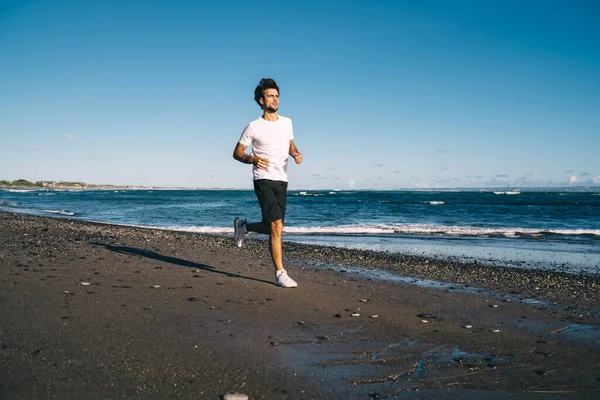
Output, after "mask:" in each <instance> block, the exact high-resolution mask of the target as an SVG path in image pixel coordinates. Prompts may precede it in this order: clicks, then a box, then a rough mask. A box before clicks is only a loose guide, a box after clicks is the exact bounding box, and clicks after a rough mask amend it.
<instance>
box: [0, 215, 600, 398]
mask: <svg viewBox="0 0 600 400" xmlns="http://www.w3.org/2000/svg"><path fill="white" fill-rule="evenodd" d="M0 240H1V242H0V399H54V398H56V399H82V398H85V399H121V398H124V399H219V398H220V396H223V395H224V394H226V393H227V392H230V391H235V392H239V393H244V394H246V395H248V396H249V398H250V399H376V398H379V399H404V398H406V399H415V398H418V399H421V398H423V399H429V398H431V399H454V398H478V399H479V398H481V399H548V398H550V399H554V398H556V399H581V398H583V399H585V398H589V399H595V398H600V328H599V327H598V325H600V320H599V317H600V290H599V288H600V279H598V278H594V277H583V276H572V275H565V274H560V273H548V272H535V271H523V270H518V269H502V268H491V267H486V266H485V265H481V264H468V265H467V264H462V263H459V262H452V261H440V260H435V259H426V258H418V257H408V256H402V255H394V254H386V253H374V252H361V251H352V250H340V249H333V248H325V247H317V246H307V245H298V244H291V243H284V253H285V255H286V264H287V269H288V272H289V274H290V276H292V277H293V278H294V279H295V280H296V281H297V282H298V284H299V287H298V288H296V289H283V288H279V287H276V286H274V285H273V283H272V280H273V272H272V267H271V262H270V259H269V256H268V249H267V243H266V242H265V241H264V240H259V239H258V238H257V236H254V237H250V238H249V240H248V241H247V245H246V246H244V247H243V248H242V249H238V248H237V247H235V246H234V245H233V241H232V239H231V238H230V237H222V236H209V235H200V234H191V233H180V232H169V231H161V230H151V229H143V228H134V227H122V226H114V225H105V224H95V223H89V222H82V221H77V220H68V219H56V218H45V217H36V216H29V215H22V214H10V213H0ZM284 240H285V238H284ZM354 267H360V268H363V269H364V270H365V271H383V272H384V273H388V274H393V275H394V276H398V277H408V278H415V281H417V278H419V279H431V280H436V281H441V282H447V283H450V285H449V286H440V287H439V288H436V287H423V286H419V285H414V284H407V283H400V282H393V281H389V280H381V279H377V278H376V276H375V275H374V276H371V275H369V274H356V273H353V272H352V271H353V269H352V268H354ZM417 282H420V281H417ZM87 283H89V285H86V284H87ZM534 300H536V301H534ZM353 314H354V315H357V314H359V315H357V316H352V315H353Z"/></svg>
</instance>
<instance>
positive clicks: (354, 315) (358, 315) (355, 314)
mask: <svg viewBox="0 0 600 400" xmlns="http://www.w3.org/2000/svg"><path fill="white" fill-rule="evenodd" d="M350 316H351V317H360V314H359V313H353V314H350Z"/></svg>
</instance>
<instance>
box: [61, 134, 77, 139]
mask: <svg viewBox="0 0 600 400" xmlns="http://www.w3.org/2000/svg"><path fill="white" fill-rule="evenodd" d="M62 137H64V138H65V139H69V140H73V139H75V135H72V134H70V133H65V134H64V135H62Z"/></svg>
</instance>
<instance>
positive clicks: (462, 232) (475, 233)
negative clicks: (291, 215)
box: [152, 224, 600, 240]
mask: <svg viewBox="0 0 600 400" xmlns="http://www.w3.org/2000/svg"><path fill="white" fill-rule="evenodd" d="M152 228H156V229H164V230H171V231H182V232H193V233H209V234H231V233H233V228H230V227H220V226H188V227H186V226H166V227H165V226H153V227H152ZM283 231H284V233H286V234H291V235H321V236H330V235H331V236H335V235H408V236H410V235H414V236H417V235H418V236H454V237H505V238H512V239H525V238H529V239H542V238H548V237H552V236H570V237H574V236H578V237H580V236H587V237H589V238H592V239H596V240H600V229H596V230H594V229H550V230H540V229H520V228H481V227H472V226H464V227H461V226H441V225H427V224H407V225H402V224H356V225H338V226H314V227H301V226H287V227H284V228H283Z"/></svg>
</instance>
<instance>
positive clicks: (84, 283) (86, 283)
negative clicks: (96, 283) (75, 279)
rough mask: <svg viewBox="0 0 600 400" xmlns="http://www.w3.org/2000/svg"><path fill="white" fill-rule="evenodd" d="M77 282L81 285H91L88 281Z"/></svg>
mask: <svg viewBox="0 0 600 400" xmlns="http://www.w3.org/2000/svg"><path fill="white" fill-rule="evenodd" d="M79 284H80V285H81V286H90V285H91V283H89V282H79Z"/></svg>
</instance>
